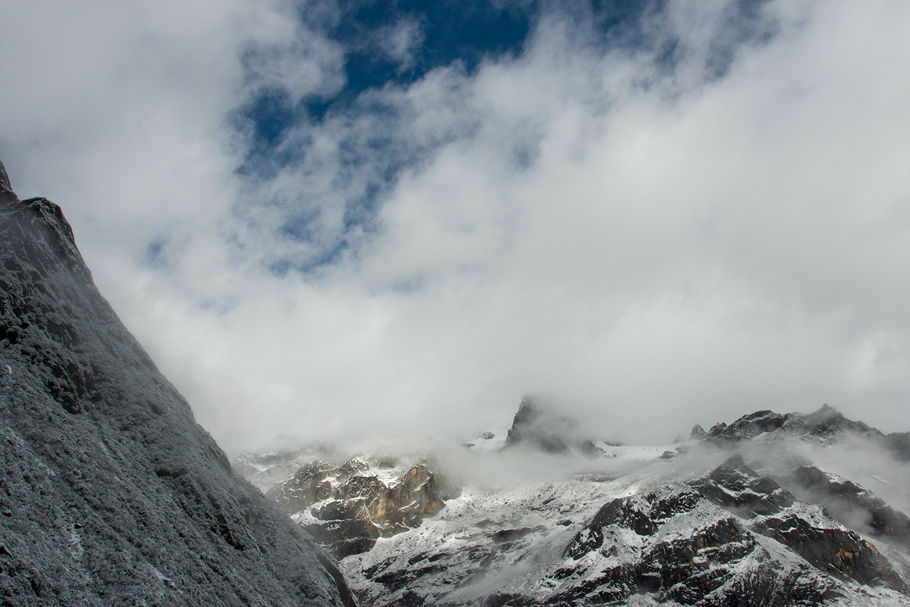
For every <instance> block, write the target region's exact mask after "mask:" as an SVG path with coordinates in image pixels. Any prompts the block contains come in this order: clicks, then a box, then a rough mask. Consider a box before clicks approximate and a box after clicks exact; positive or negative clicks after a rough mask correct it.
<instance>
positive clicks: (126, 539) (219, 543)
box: [0, 165, 352, 606]
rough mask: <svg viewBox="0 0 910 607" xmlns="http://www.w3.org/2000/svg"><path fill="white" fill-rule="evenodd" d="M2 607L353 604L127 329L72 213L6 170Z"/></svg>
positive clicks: (1, 248)
mask: <svg viewBox="0 0 910 607" xmlns="http://www.w3.org/2000/svg"><path fill="white" fill-rule="evenodd" d="M0 602H2V603H3V604H4V605H61V604H62V605H127V604H129V605H263V606H265V605H270V606H271V605H342V604H352V601H351V599H350V594H349V593H348V592H347V589H346V586H345V585H344V581H343V578H342V577H341V575H340V574H339V573H338V570H337V569H336V568H335V566H334V565H333V564H332V562H331V561H330V560H329V559H328V558H327V557H325V556H323V555H322V554H321V553H320V552H319V551H318V550H317V548H316V547H315V546H314V545H313V544H312V542H311V541H310V540H309V539H307V538H306V537H305V536H304V534H303V533H302V532H301V530H300V528H299V527H298V526H297V525H295V524H294V523H292V522H291V521H290V520H289V519H288V518H287V517H286V516H285V515H284V514H282V513H281V511H280V510H279V509H278V507H277V506H275V505H274V504H272V503H270V502H268V501H267V500H265V499H264V498H263V497H262V495H261V494H260V493H259V492H258V491H257V490H256V489H254V488H253V487H252V486H251V485H249V484H248V483H247V482H246V481H244V480H242V479H241V478H239V477H238V476H237V475H235V474H234V473H233V472H232V470H231V467H230V465H229V463H228V460H227V458H226V457H225V455H224V453H222V451H221V450H220V449H219V448H218V446H217V445H216V444H215V442H214V441H213V440H212V438H211V437H210V436H209V435H208V434H207V433H206V432H205V431H204V430H203V429H202V428H201V427H199V426H198V425H197V424H196V423H195V421H194V419H193V415H192V412H191V411H190V407H189V406H188V404H187V403H186V401H185V400H184V399H183V398H182V397H181V396H180V394H179V393H178V392H177V390H176V389H175V388H174V387H173V386H172V385H171V384H170V383H169V382H168V381H167V380H166V379H165V378H164V377H163V376H162V375H161V373H160V372H159V371H158V370H157V368H156V367H155V365H154V363H153V362H152V360H151V359H150V358H149V357H148V355H147V354H146V353H145V352H144V351H143V349H142V347H141V346H140V345H139V344H138V343H137V342H136V340H135V339H134V338H133V337H132V336H131V335H130V333H129V332H128V331H127V330H126V329H125V328H124V326H123V325H122V324H121V322H120V321H119V319H118V318H117V316H116V314H115V313H114V311H113V310H112V309H111V307H110V306H109V305H108V303H107V302H106V301H105V300H104V298H103V297H102V296H101V294H100V293H99V292H98V290H97V289H96V287H95V285H94V284H93V282H92V277H91V274H90V272H89V270H88V269H87V268H86V266H85V264H84V262H83V260H82V257H81V255H80V253H79V250H78V249H77V248H76V243H75V240H74V237H73V232H72V230H71V229H70V226H69V224H68V223H67V222H66V220H65V219H64V217H63V214H62V213H61V211H60V207H58V206H57V205H55V204H53V203H52V202H49V201H47V200H45V199H43V198H33V199H29V200H24V201H20V200H19V199H18V198H17V197H16V196H15V194H14V193H13V190H12V187H11V186H10V183H9V178H8V176H7V174H6V171H5V169H3V168H2V165H0Z"/></svg>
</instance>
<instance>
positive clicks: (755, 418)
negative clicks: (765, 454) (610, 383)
mask: <svg viewBox="0 0 910 607" xmlns="http://www.w3.org/2000/svg"><path fill="white" fill-rule="evenodd" d="M765 433H768V434H772V435H774V434H779V435H787V436H798V437H804V438H811V439H814V440H818V441H831V440H837V439H838V438H839V437H841V436H844V435H847V434H852V435H857V436H862V437H865V438H867V439H869V440H872V441H875V442H877V443H879V444H880V445H881V446H882V447H883V448H885V449H887V450H888V451H890V452H891V453H892V455H893V456H894V457H895V459H897V460H899V461H910V432H903V433H894V434H885V433H883V432H881V431H880V430H878V429H876V428H873V427H872V426H869V425H867V424H865V423H863V422H861V421H855V420H852V419H848V418H847V417H844V415H843V414H842V413H841V412H840V411H838V410H837V409H835V408H834V407H831V406H830V405H827V404H825V405H822V406H821V408H819V409H818V410H816V411H813V412H812V413H776V412H774V411H770V410H764V411H756V412H754V413H749V414H748V415H743V416H742V417H740V418H739V419H737V420H736V421H734V422H733V423H731V424H729V425H728V424H726V423H723V422H721V423H718V424H715V425H714V426H712V427H711V429H710V430H708V431H707V432H704V431H703V430H702V429H701V426H696V427H695V428H693V429H692V434H691V438H692V439H693V440H700V441H707V442H709V443H713V444H715V445H720V446H732V445H735V444H737V443H741V442H743V441H748V440H752V439H754V438H755V437H757V436H759V435H761V434H765Z"/></svg>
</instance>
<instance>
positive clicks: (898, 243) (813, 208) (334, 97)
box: [0, 0, 910, 453]
mask: <svg viewBox="0 0 910 607" xmlns="http://www.w3.org/2000/svg"><path fill="white" fill-rule="evenodd" d="M431 4H432V6H430V7H428V6H423V7H417V6H416V5H415V6H412V5H411V4H409V3H374V2H366V1H360V0H338V1H336V0H306V1H302V0H301V1H296V0H269V1H261V0H228V1H223V0H218V1H217V2H216V1H211V2H196V3H193V5H192V6H187V5H186V4H185V3H182V2H176V1H175V0H165V1H162V2H156V3H153V4H147V5H145V6H141V7H138V6H135V5H133V4H131V3H115V4H114V5H112V4H111V3H108V2H100V1H96V0H87V1H85V2H79V3H44V2H27V1H18V0H13V1H12V2H7V3H4V5H3V6H2V7H0V87H2V94H0V156H2V158H3V160H4V162H5V163H6V164H7V168H8V169H9V170H10V173H11V174H12V175H15V183H16V188H17V191H18V192H19V193H20V194H22V195H23V196H30V195H44V196H48V197H49V198H51V199H54V200H57V201H60V202H64V201H65V206H66V212H67V217H68V218H69V220H70V221H71V222H72V224H73V226H74V229H75V231H76V233H77V234H78V235H79V239H80V240H79V242H80V249H81V251H82V253H83V254H84V256H85V258H86V260H87V261H88V265H89V266H90V267H91V268H92V270H93V273H94V276H95V279H96V281H97V283H98V284H99V287H100V288H101V290H102V291H103V292H104V293H105V294H106V296H107V297H109V299H110V300H111V302H112V304H113V306H114V308H115V309H117V310H118V312H119V313H120V315H121V316H122V317H123V319H124V321H125V324H126V325H127V326H128V327H129V328H130V329H131V330H132V331H133V332H134V333H135V334H136V336H137V338H138V339H139V340H140V341H141V342H142V343H143V344H144V345H145V346H146V347H147V348H148V350H149V352H150V354H151V355H152V357H153V358H154V359H155V360H156V362H157V363H158V364H159V365H160V367H161V369H162V370H163V372H164V373H165V374H166V375H167V376H168V377H169V378H170V379H172V380H173V381H174V383H175V385H176V386H177V387H178V388H179V389H180V390H181V392H182V393H183V394H185V395H186V396H187V398H188V400H189V401H190V402H192V403H193V406H194V410H195V413H196V416H197V419H198V420H199V422H200V423H201V424H202V425H203V426H204V427H205V428H207V429H208V430H209V431H210V432H211V433H212V435H213V436H214V438H215V439H217V440H218V441H219V443H221V444H222V445H224V447H225V448H226V449H227V450H228V451H229V452H231V453H237V452H239V451H240V450H242V449H251V448H256V447H258V446H260V445H262V444H266V443H269V442H270V441H273V440H275V437H276V436H278V435H280V434H287V435H290V436H293V437H304V438H311V439H314V440H315V439H325V440H329V441H332V440H334V441H340V440H360V439H371V438H375V437H377V436H379V437H383V438H386V439H397V440H399V441H403V442H405V443H407V442H412V441H414V440H421V439H424V438H426V437H430V436H432V437H438V438H445V439H446V440H453V441H460V440H463V439H464V437H466V436H474V435H476V434H477V433H479V432H481V431H484V430H485V429H488V428H493V427H505V426H507V425H508V423H509V421H510V420H511V418H512V416H513V415H514V413H515V403H517V402H518V401H519V399H520V398H521V396H522V395H523V394H526V393H539V394H544V395H548V396H549V397H551V399H552V400H553V402H557V403H559V404H560V406H561V407H562V409H563V410H564V412H566V413H571V414H572V415H574V416H575V417H578V418H580V419H582V420H584V421H583V422H582V423H583V425H589V426H593V427H596V428H597V429H598V430H599V432H600V435H602V436H607V435H609V436H612V437H615V438H616V439H618V440H625V441H635V442H654V443H660V442H666V441H669V440H671V439H672V438H673V437H674V436H675V434H676V433H677V432H679V431H680V428H689V427H691V426H692V425H693V424H695V423H701V424H703V425H706V426H707V425H710V424H713V423H714V422H715V421H717V420H719V419H734V418H736V417H737V416H739V415H741V414H742V413H743V412H746V411H753V410H760V409H768V408H772V409H774V410H779V411H796V410H799V411H803V412H808V411H811V410H814V409H816V408H817V407H819V406H820V405H821V404H822V403H824V402H828V403H830V404H832V405H834V406H836V407H837V408H839V409H840V410H841V411H843V412H844V413H845V414H847V415H848V416H849V417H851V418H856V419H863V420H864V421H865V422H866V423H869V424H871V425H874V426H876V427H879V428H881V429H882V430H883V431H886V432H891V431H897V430H903V429H905V423H904V421H905V420H906V403H907V401H908V396H910V372H908V371H910V364H908V361H910V324H908V323H910V320H908V319H910V316H908V315H907V313H906V310H907V304H908V302H910V283H908V281H907V280H906V276H908V275H910V247H908V242H910V204H908V202H910V172H908V171H907V165H908V159H910V140H908V138H907V137H906V135H905V134H906V133H908V132H910V80H908V79H907V78H906V77H904V73H905V72H906V64H907V58H908V57H910V37H908V36H907V35H906V32H907V31H910V6H908V5H907V4H906V3H901V2H885V1H881V2H878V1H873V2H861V3H857V2H850V1H846V0H843V1H833V2H814V1H811V0H796V1H793V0H780V1H771V2H738V1H737V2H734V1H729V2H710V3H679V2H669V3H664V2H653V3H652V2H644V3H637V2H635V3H623V2H618V3H586V2H577V3H576V2H572V3H554V2H533V1H529V2H525V1H516V2H496V3H473V2H471V3H467V4H465V3H450V2H439V3H431Z"/></svg>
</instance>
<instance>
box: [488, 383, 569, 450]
mask: <svg viewBox="0 0 910 607" xmlns="http://www.w3.org/2000/svg"><path fill="white" fill-rule="evenodd" d="M577 434H578V427H577V423H576V422H575V420H573V419H571V418H569V417H566V416H563V415H560V414H559V413H557V412H556V411H554V410H553V409H551V408H550V407H548V406H547V405H546V404H544V403H542V402H540V400H539V399H536V398H534V397H531V396H525V397H524V398H523V399H522V400H521V404H520V405H519V407H518V412H517V413H515V419H514V420H512V427H511V428H509V435H508V438H507V439H506V444H505V446H506V447H527V448H531V449H539V450H541V451H544V452H546V453H568V452H569V451H570V450H571V449H572V447H573V446H574V445H575V443H576V442H578V443H580V442H581V441H578V440H577Z"/></svg>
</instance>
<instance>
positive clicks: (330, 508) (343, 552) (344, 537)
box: [267, 458, 458, 558]
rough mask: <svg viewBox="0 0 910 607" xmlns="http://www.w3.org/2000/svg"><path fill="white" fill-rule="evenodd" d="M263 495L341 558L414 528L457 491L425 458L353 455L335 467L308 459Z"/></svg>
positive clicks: (363, 550)
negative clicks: (405, 460)
mask: <svg viewBox="0 0 910 607" xmlns="http://www.w3.org/2000/svg"><path fill="white" fill-rule="evenodd" d="M267 495H268V497H269V498H271V499H273V500H275V502H277V503H278V505H280V506H281V507H282V508H283V509H284V511H285V512H287V513H289V514H291V515H294V517H295V518H296V519H297V520H298V522H300V523H301V524H302V525H303V527H304V528H305V529H306V530H307V531H309V532H310V533H311V534H312V535H313V537H315V538H316V539H317V541H319V542H320V543H322V544H323V545H325V546H327V547H328V548H329V549H330V550H331V551H332V552H333V553H334V554H335V555H336V556H337V557H339V558H342V557H344V556H348V555H351V554H358V553H361V552H365V551H367V550H369V549H370V548H372V547H373V545H374V544H375V543H376V540H377V539H378V538H380V537H391V536H393V535H395V534H397V533H401V532H403V531H407V530H408V529H412V528H414V527H417V526H418V525H420V523H421V521H422V520H423V518H424V517H426V516H430V515H433V514H435V513H437V512H439V510H440V509H442V507H443V505H444V500H446V499H450V498H452V497H455V496H457V495H458V490H457V489H456V488H454V487H452V486H451V485H449V484H448V483H446V482H445V481H443V480H440V478H439V477H438V476H437V475H436V473H435V472H433V471H432V470H431V468H430V466H429V464H428V463H427V462H425V461H419V462H416V463H413V464H412V465H405V466H402V465H401V464H400V463H399V462H398V461H396V460H390V459H382V458H379V459H376V460H368V459H366V458H354V459H351V460H349V461H348V462H346V463H345V464H343V465H341V466H337V467H335V466H332V465H331V464H327V463H324V462H319V461H314V462H310V463H309V464H307V465H305V466H303V467H301V468H300V469H299V470H298V471H297V473H296V474H295V475H294V477H293V478H291V479H289V480H287V481H285V482H283V483H280V484H278V485H276V486H275V487H273V488H272V489H270V490H269V491H268V493H267Z"/></svg>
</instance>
